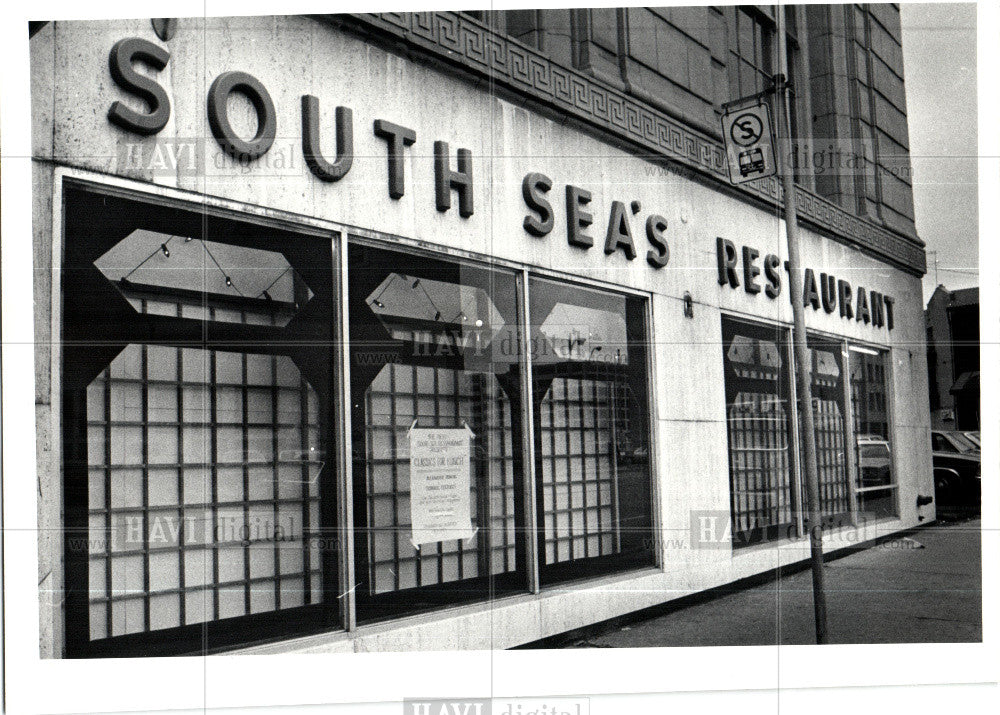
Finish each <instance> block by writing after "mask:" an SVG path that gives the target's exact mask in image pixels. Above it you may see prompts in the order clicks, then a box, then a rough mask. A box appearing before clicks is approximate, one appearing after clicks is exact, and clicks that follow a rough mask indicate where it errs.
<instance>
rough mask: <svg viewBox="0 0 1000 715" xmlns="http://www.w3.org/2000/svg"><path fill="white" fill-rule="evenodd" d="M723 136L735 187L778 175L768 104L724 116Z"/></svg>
mask: <svg viewBox="0 0 1000 715" xmlns="http://www.w3.org/2000/svg"><path fill="white" fill-rule="evenodd" d="M722 136H723V138H724V139H725V141H726V157H727V158H728V159H729V180H730V181H731V182H732V183H734V184H745V183H746V182H748V181H753V180H754V179H761V178H763V177H765V176H774V174H776V173H777V162H776V161H775V157H774V135H773V133H772V132H771V112H770V110H769V109H768V106H767V105H766V104H764V103H763V102H762V103H760V104H755V105H753V106H750V107H743V108H742V109H736V110H733V111H731V112H726V113H725V114H723V115H722Z"/></svg>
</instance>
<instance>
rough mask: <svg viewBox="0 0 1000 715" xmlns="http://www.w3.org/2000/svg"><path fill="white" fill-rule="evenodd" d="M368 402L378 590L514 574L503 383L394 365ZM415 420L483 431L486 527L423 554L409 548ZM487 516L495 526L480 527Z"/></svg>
mask: <svg viewBox="0 0 1000 715" xmlns="http://www.w3.org/2000/svg"><path fill="white" fill-rule="evenodd" d="M365 399H366V426H365V427H366V434H367V437H366V443H367V444H366V448H367V455H368V458H367V460H366V464H367V467H366V469H367V484H368V487H367V501H368V523H369V527H370V530H369V554H371V562H370V565H369V579H370V583H371V590H372V593H386V592H390V591H397V590H403V589H406V588H413V587H416V586H430V585H437V584H444V583H450V582H455V581H461V580H464V579H469V578H476V577H480V576H485V575H487V574H489V573H492V574H504V573H509V572H512V571H514V570H515V562H514V538H515V537H514V499H513V491H514V471H513V469H512V467H511V462H512V459H513V456H514V452H513V450H514V443H513V432H512V425H511V419H512V418H513V416H512V414H511V408H510V403H509V400H508V398H507V396H506V394H505V393H504V392H503V390H502V389H501V388H500V386H499V383H497V381H496V378H495V377H493V376H492V375H483V374H479V373H473V372H467V371H459V370H451V369H446V368H434V367H427V366H420V367H417V366H410V365H397V364H389V365H386V366H385V367H383V368H382V370H381V371H380V372H379V374H378V375H377V376H376V378H375V379H374V381H373V382H372V384H371V385H370V386H369V388H368V390H367V392H366V398H365ZM401 415H405V419H401ZM414 419H417V420H418V421H419V424H420V425H421V426H422V427H457V426H461V424H462V422H463V421H464V422H465V423H467V424H468V425H469V427H470V428H471V429H472V432H473V434H474V435H475V436H474V438H473V439H472V444H471V448H472V466H473V473H474V479H473V480H472V484H471V487H470V494H469V500H470V511H471V514H472V515H473V526H474V527H479V529H480V530H479V532H477V533H476V534H475V535H474V536H473V537H472V538H470V539H466V540H463V541H459V540H454V541H444V542H440V543H438V544H435V545H427V544H425V545H423V546H422V547H421V548H420V549H419V550H417V549H415V548H414V547H413V545H412V544H411V543H410V540H409V530H410V499H409V496H410V484H409V454H408V447H407V432H408V430H409V428H410V426H411V425H412V423H413V420H414ZM484 489H486V490H487V491H488V494H487V493H483V491H484ZM484 511H485V512H487V513H488V522H486V523H482V522H481V521H480V519H481V516H482V514H483V513H484ZM477 514H478V515H479V516H477ZM487 531H488V532H489V533H488V534H487V533H486V532H487ZM487 536H488V538H489V541H490V542H491V545H490V546H489V547H487V544H486V542H487ZM487 548H488V549H489V552H490V553H489V554H487Z"/></svg>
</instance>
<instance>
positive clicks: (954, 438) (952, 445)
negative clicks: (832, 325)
mask: <svg viewBox="0 0 1000 715" xmlns="http://www.w3.org/2000/svg"><path fill="white" fill-rule="evenodd" d="M931 448H932V449H933V451H935V452H953V453H957V454H971V453H973V452H978V451H979V445H978V444H976V443H975V442H973V441H972V440H971V439H969V438H968V437H967V436H966V435H965V432H957V431H949V430H931Z"/></svg>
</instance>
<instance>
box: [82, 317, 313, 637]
mask: <svg viewBox="0 0 1000 715" xmlns="http://www.w3.org/2000/svg"><path fill="white" fill-rule="evenodd" d="M174 314H175V315H176V306H175V313H174ZM293 378H294V379H293ZM279 380H280V381H281V383H282V384H283V386H282V387H281V388H280V390H279V388H278V384H279ZM87 403H88V406H89V410H88V428H87V429H88V462H89V463H90V464H91V465H93V467H92V468H91V470H90V472H89V483H88V493H89V513H90V523H91V530H90V533H91V544H92V545H91V548H90V561H89V563H90V569H89V583H90V602H91V609H90V615H91V619H90V620H91V623H90V635H91V638H92V639H98V638H106V637H111V636H118V635H124V634H127V633H138V632H144V631H155V630H160V629H165V628H173V627H177V626H180V625H185V624H192V623H200V622H204V621H208V620H215V619H219V618H226V617H230V616H239V615H245V614H247V613H260V612H265V611H275V610H279V609H284V608H289V607H293V606H298V605H303V604H304V603H309V602H315V601H316V600H317V599H318V598H319V578H318V577H319V573H320V561H319V551H318V547H317V545H316V544H315V542H314V540H313V539H311V536H312V535H313V533H314V530H315V529H316V527H317V520H318V503H319V485H318V483H317V479H316V477H317V475H318V472H319V467H320V464H319V462H318V455H319V454H320V445H319V440H318V431H317V430H316V429H315V419H316V418H315V414H316V412H315V405H316V404H317V396H316V394H315V391H314V390H313V389H312V387H311V386H310V385H309V384H308V383H307V382H306V381H305V380H304V379H303V378H302V376H301V375H300V374H299V371H298V369H297V368H296V367H295V364H294V362H292V360H291V359H290V358H288V357H286V356H275V355H262V354H252V355H248V354H244V353H235V352H229V351H218V350H202V349H196V348H173V347H165V346H152V345H140V344H132V345H129V346H128V347H127V348H125V350H123V351H122V353H121V354H119V356H118V357H117V358H115V360H114V361H112V363H111V364H110V365H109V367H108V368H107V369H106V370H104V371H103V372H102V373H101V374H100V375H99V376H98V377H97V378H96V379H95V380H94V381H93V382H92V383H91V384H90V386H89V387H88V389H87ZM279 404H280V405H281V406H282V409H279ZM105 543H106V544H107V546H108V547H109V549H106V548H103V545H104V544H105ZM307 576H308V577H309V578H310V580H311V583H313V584H314V585H313V586H312V587H311V588H310V589H307V588H306V587H305V585H304V584H305V583H306V581H305V577H307Z"/></svg>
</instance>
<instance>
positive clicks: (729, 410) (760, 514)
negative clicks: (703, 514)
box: [723, 320, 796, 546]
mask: <svg viewBox="0 0 1000 715" xmlns="http://www.w3.org/2000/svg"><path fill="white" fill-rule="evenodd" d="M786 337H787V333H785V331H781V330H777V329H767V328H764V327H762V326H755V325H748V324H744V323H738V322H736V321H729V320H723V350H724V360H725V380H726V422H727V432H728V441H729V480H730V500H731V519H732V532H733V543H734V545H736V546H740V545H745V544H749V543H753V542H755V541H759V540H762V539H766V538H769V536H770V535H771V534H786V533H788V531H789V529H790V528H792V527H793V525H794V523H795V511H796V504H795V501H794V492H793V489H792V471H791V466H792V462H791V460H792V452H791V449H792V439H791V423H790V417H791V412H790V409H789V393H788V387H789V377H788V361H787V359H786V358H785V351H784V345H785V340H786Z"/></svg>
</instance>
